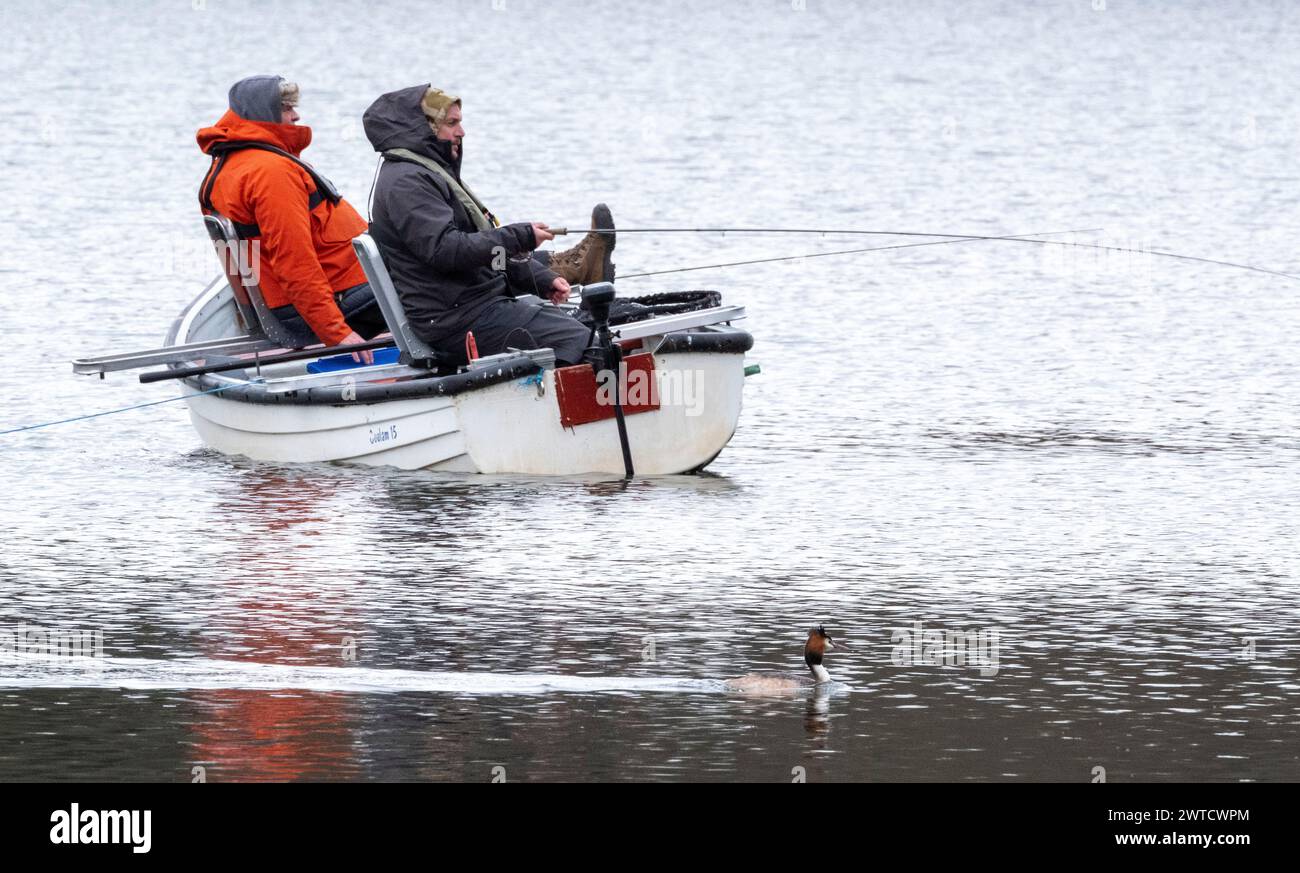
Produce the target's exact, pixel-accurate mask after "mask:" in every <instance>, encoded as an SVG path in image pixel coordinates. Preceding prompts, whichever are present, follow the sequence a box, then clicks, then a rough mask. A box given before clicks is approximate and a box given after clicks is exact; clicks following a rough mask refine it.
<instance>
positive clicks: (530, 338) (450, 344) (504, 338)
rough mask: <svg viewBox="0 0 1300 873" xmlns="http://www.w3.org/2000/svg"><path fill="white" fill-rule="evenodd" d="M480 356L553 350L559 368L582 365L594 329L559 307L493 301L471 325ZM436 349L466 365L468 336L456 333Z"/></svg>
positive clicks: (513, 301)
mask: <svg viewBox="0 0 1300 873" xmlns="http://www.w3.org/2000/svg"><path fill="white" fill-rule="evenodd" d="M470 330H471V331H472V332H473V334H474V345H475V346H477V347H478V353H479V355H480V356H483V355H495V354H499V353H500V352H504V351H507V350H509V349H512V348H513V349H554V350H555V362H556V365H557V366H568V365H571V364H577V363H581V361H582V353H583V352H584V351H586V349H587V345H588V343H589V341H590V339H591V328H589V327H587V326H586V325H584V324H583V323H582V322H580V321H578V320H577V319H576V318H574V317H573V316H571V315H569V314H568V313H567V312H565V311H564V310H562V309H559V308H558V307H555V306H551V305H550V304H548V303H546V304H538V303H535V302H532V303H530V302H525V301H523V300H515V299H514V298H511V297H501V298H499V299H497V300H493V301H492V302H491V303H489V304H488V305H487V306H486V307H484V308H483V311H482V312H480V313H479V314H478V317H477V318H475V319H474V323H473V324H472V325H471V326H470ZM434 348H436V349H437V350H438V352H440V353H441V354H444V355H446V356H447V357H448V358H449V359H450V360H452V361H454V362H457V363H462V364H463V363H465V360H466V355H465V335H464V334H456V335H455V336H452V337H448V338H447V339H445V340H443V341H442V342H439V343H434Z"/></svg>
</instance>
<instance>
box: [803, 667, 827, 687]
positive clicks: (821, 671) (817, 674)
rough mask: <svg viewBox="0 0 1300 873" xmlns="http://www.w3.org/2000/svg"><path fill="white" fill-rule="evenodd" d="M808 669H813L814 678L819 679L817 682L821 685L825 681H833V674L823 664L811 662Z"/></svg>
mask: <svg viewBox="0 0 1300 873" xmlns="http://www.w3.org/2000/svg"><path fill="white" fill-rule="evenodd" d="M808 669H810V670H812V674H813V678H814V679H816V680H817V684H819V685H820V684H821V683H823V682H829V681H831V674H830V673H828V672H827V671H826V668H825V667H823V666H822V665H821V664H809V665H808Z"/></svg>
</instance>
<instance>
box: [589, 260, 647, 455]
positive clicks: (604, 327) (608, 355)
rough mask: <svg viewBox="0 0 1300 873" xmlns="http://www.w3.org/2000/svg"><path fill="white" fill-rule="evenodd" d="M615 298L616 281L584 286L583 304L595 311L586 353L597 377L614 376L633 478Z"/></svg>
mask: <svg viewBox="0 0 1300 873" xmlns="http://www.w3.org/2000/svg"><path fill="white" fill-rule="evenodd" d="M613 302H614V283H613V282H595V283H593V284H591V285H584V286H583V288H582V308H583V309H585V310H587V311H588V312H590V313H591V320H592V328H591V339H590V341H589V342H588V345H587V351H586V353H585V355H584V357H586V358H587V360H589V361H591V367H592V369H593V370H595V371H596V378H597V380H599V379H600V377H601V371H602V370H603V371H605V372H606V373H612V374H613V376H614V419H615V421H617V423H618V442H619V446H620V447H621V448H622V449H623V470H624V472H625V473H626V475H627V477H628V478H629V479H630V478H631V477H632V475H633V473H634V471H633V469H632V449H631V446H629V445H628V441H627V421H626V419H625V418H624V417H623V397H622V382H623V347H622V346H620V345H619V344H618V343H616V342H615V341H614V337H613V336H612V335H611V334H610V332H609V307H610V305H611V304H613Z"/></svg>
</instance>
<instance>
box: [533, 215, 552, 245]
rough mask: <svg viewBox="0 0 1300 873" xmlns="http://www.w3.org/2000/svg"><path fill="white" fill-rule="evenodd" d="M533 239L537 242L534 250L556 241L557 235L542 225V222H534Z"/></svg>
mask: <svg viewBox="0 0 1300 873" xmlns="http://www.w3.org/2000/svg"><path fill="white" fill-rule="evenodd" d="M533 238H534V239H535V240H536V242H534V243H533V248H537V247H538V246H540V245H541V244H542V243H544V242H547V241H548V240H553V239H555V234H553V233H551V228H550V227H549V226H547V225H545V224H542V223H541V222H540V221H534V222H533Z"/></svg>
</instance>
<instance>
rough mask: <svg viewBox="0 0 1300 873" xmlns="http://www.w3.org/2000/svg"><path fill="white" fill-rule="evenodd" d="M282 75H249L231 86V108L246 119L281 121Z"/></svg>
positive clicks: (272, 122) (277, 122)
mask: <svg viewBox="0 0 1300 873" xmlns="http://www.w3.org/2000/svg"><path fill="white" fill-rule="evenodd" d="M283 81H284V77H282V76H249V77H248V78H247V79H240V80H239V81H238V82H236V83H235V84H233V85H231V86H230V109H231V111H232V112H234V113H235V114H236V115H238V116H239V117H240V118H242V119H244V120H245V121H266V122H270V123H271V124H279V123H280V111H281V110H280V106H281V98H280V83H281V82H283Z"/></svg>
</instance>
